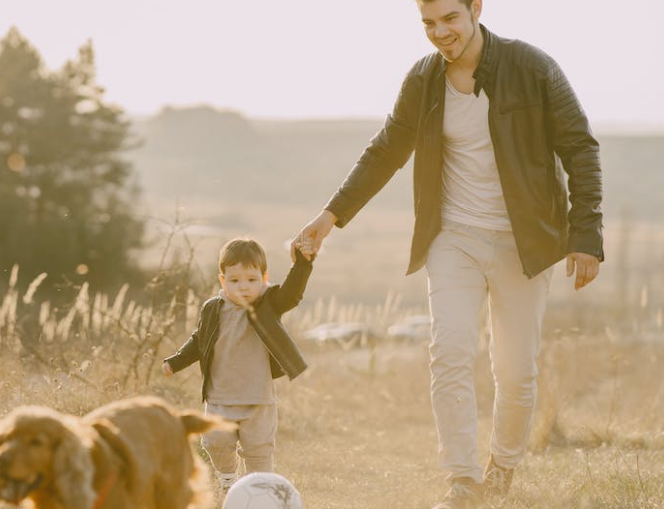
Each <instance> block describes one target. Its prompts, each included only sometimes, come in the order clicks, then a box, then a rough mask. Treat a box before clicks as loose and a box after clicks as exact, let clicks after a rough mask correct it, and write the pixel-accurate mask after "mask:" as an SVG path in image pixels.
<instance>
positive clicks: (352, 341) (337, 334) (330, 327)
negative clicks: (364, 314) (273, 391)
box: [302, 322, 375, 347]
mask: <svg viewBox="0 0 664 509" xmlns="http://www.w3.org/2000/svg"><path fill="white" fill-rule="evenodd" d="M302 337H303V338H304V339H306V340H308V341H315V342H316V343H317V344H319V345H324V344H338V345H340V346H342V347H352V346H364V345H365V344H366V342H367V340H368V339H369V338H374V337H375V333H374V332H373V331H372V330H371V328H370V327H369V326H368V325H367V324H366V323H362V322H347V323H338V322H329V323H321V324H320V325H317V326H316V327H314V328H313V329H309V330H307V331H305V332H304V334H303V335H302Z"/></svg>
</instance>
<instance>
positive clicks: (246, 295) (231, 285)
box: [219, 263, 267, 306]
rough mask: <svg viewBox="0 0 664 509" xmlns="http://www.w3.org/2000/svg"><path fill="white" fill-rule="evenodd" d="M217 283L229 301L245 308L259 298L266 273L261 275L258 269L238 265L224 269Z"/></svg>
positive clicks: (265, 281)
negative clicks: (219, 282)
mask: <svg viewBox="0 0 664 509" xmlns="http://www.w3.org/2000/svg"><path fill="white" fill-rule="evenodd" d="M219 281H221V287H222V288H223V289H224V292H225V293H226V295H227V296H228V298H229V299H231V300H232V301H233V302H235V304H238V305H240V306H245V305H247V304H253V303H254V302H255V301H256V299H258V297H260V294H261V289H262V288H263V285H264V284H266V283H267V273H266V274H263V273H261V269H259V268H258V267H251V266H245V265H242V264H241V263H238V264H236V265H230V266H228V267H226V270H225V271H224V273H223V274H220V275H219Z"/></svg>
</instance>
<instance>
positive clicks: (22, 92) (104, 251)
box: [0, 28, 144, 298]
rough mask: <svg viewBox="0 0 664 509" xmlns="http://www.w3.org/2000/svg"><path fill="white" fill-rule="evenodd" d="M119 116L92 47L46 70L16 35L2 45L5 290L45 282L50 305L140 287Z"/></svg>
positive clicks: (126, 141) (138, 227)
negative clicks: (73, 291) (66, 293)
mask: <svg viewBox="0 0 664 509" xmlns="http://www.w3.org/2000/svg"><path fill="white" fill-rule="evenodd" d="M137 142H138V140H137V139H135V137H134V136H133V135H132V132H131V123H130V121H129V119H128V118H127V115H126V114H125V112H124V111H123V110H122V108H121V107H119V106H117V105H113V104H109V103H108V102H106V101H105V99H104V89H103V87H101V86H100V85H99V84H98V83H97V82H96V69H95V55H94V50H93V46H92V43H91V41H88V42H86V43H85V44H83V45H82V46H81V47H80V48H79V50H78V55H76V57H75V58H72V59H71V60H69V61H67V62H66V63H65V64H64V65H63V66H62V67H61V68H60V69H57V70H54V71H53V70H49V69H47V68H46V67H45V64H44V62H43V60H42V57H41V55H40V54H39V52H38V51H37V49H35V48H34V47H33V46H32V45H31V44H30V42H29V41H28V40H27V39H26V38H25V37H24V36H23V35H22V34H21V33H20V32H19V30H18V29H16V28H11V29H10V30H9V31H8V33H7V34H6V35H5V36H4V38H3V39H2V41H0V271H2V272H1V274H2V277H0V289H1V288H2V285H5V284H6V282H7V279H8V276H9V273H10V271H11V268H12V267H13V266H14V265H15V264H18V265H19V267H20V274H21V281H22V282H23V284H28V283H29V282H30V281H32V279H33V278H34V277H36V276H37V275H39V274H41V273H44V272H45V273H47V274H48V277H47V279H46V281H45V282H44V283H43V284H42V287H41V288H43V290H41V289H40V291H43V292H47V293H48V298H55V297H56V296H57V295H58V294H59V292H61V291H62V289H63V288H66V287H67V286H74V287H75V286H77V285H80V284H82V283H83V282H84V281H85V282H88V283H89V285H90V288H91V289H93V290H97V291H110V290H112V289H115V288H117V287H119V285H121V284H122V283H124V282H128V281H129V282H131V281H137V280H139V279H141V273H140V270H139V269H138V268H137V265H136V263H135V261H134V259H133V258H132V254H134V253H135V252H137V250H138V249H140V248H141V247H143V231H144V222H143V220H142V219H141V218H139V217H138V215H137V214H136V212H135V211H136V203H137V200H138V199H139V197H140V190H139V187H138V185H137V183H136V177H135V174H134V173H133V168H132V166H131V164H130V163H128V162H127V161H126V160H125V159H123V152H125V151H126V150H128V149H130V148H132V147H134V146H136V144H137Z"/></svg>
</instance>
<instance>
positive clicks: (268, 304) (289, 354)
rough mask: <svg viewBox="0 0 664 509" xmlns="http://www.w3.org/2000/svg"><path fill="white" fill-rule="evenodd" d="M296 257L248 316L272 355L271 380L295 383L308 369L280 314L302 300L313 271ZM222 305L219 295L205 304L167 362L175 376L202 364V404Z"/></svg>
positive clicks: (307, 264) (217, 335) (305, 262)
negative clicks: (276, 379)
mask: <svg viewBox="0 0 664 509" xmlns="http://www.w3.org/2000/svg"><path fill="white" fill-rule="evenodd" d="M296 255H297V260H296V262H295V263H294V264H293V266H292V267H291V269H290V271H289V272H288V275H287V276H286V279H284V282H283V284H282V285H281V286H279V285H275V286H270V287H269V288H268V289H267V290H266V291H265V293H264V294H263V295H262V296H261V297H260V298H259V299H258V300H257V301H256V302H254V305H253V312H250V313H249V314H248V318H249V322H250V323H251V325H252V326H253V328H254V330H255V331H256V334H258V336H259V337H260V338H261V340H262V341H263V344H265V347H266V348H267V350H268V352H270V368H271V370H272V378H279V377H281V376H283V375H288V378H289V379H290V380H292V379H294V378H295V377H296V376H298V375H299V374H300V373H302V372H303V371H304V370H305V369H307V363H306V361H305V360H304V358H303V357H302V355H301V354H300V351H299V350H298V348H297V346H296V345H295V342H294V341H293V339H292V338H291V336H290V335H289V334H288V332H287V331H286V329H284V327H283V325H282V324H281V315H283V314H284V313H285V312H286V311H289V310H290V309H293V308H294V307H295V306H297V305H298V303H299V302H300V301H301V300H302V296H303V295H304V289H305V287H306V285H307V281H308V280H309V276H310V274H311V270H312V264H311V262H310V261H308V260H306V259H305V258H304V257H303V256H302V255H301V254H300V252H299V251H297V252H296ZM223 305H224V300H223V299H222V298H221V297H219V296H217V297H213V298H211V299H209V300H207V301H205V303H204V304H203V307H202V308H201V313H200V318H199V321H198V327H197V328H196V330H194V332H193V333H192V334H191V336H190V337H189V339H188V340H187V341H186V342H185V343H184V344H183V345H182V346H181V347H180V349H179V350H178V351H177V352H176V353H175V354H174V355H172V356H170V357H167V358H166V359H164V361H167V362H168V363H169V364H170V366H171V369H172V370H173V372H174V373H176V372H178V371H180V370H182V369H184V368H186V367H187V366H189V365H191V364H193V363H194V362H196V361H199V363H200V368H201V373H202V374H203V389H202V396H203V401H205V399H206V398H207V388H208V384H209V378H210V362H211V361H212V354H213V352H214V346H215V344H216V342H217V339H218V338H219V325H220V323H219V312H220V310H221V307H222V306H223Z"/></svg>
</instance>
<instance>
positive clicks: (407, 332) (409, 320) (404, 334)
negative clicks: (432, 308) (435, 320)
mask: <svg viewBox="0 0 664 509" xmlns="http://www.w3.org/2000/svg"><path fill="white" fill-rule="evenodd" d="M387 336H388V337H389V338H390V339H394V340H398V341H420V342H424V341H429V340H430V339H431V317H430V316H429V315H411V316H407V317H406V318H404V319H403V320H401V321H400V322H398V323H395V324H393V325H390V326H389V327H388V328H387Z"/></svg>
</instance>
